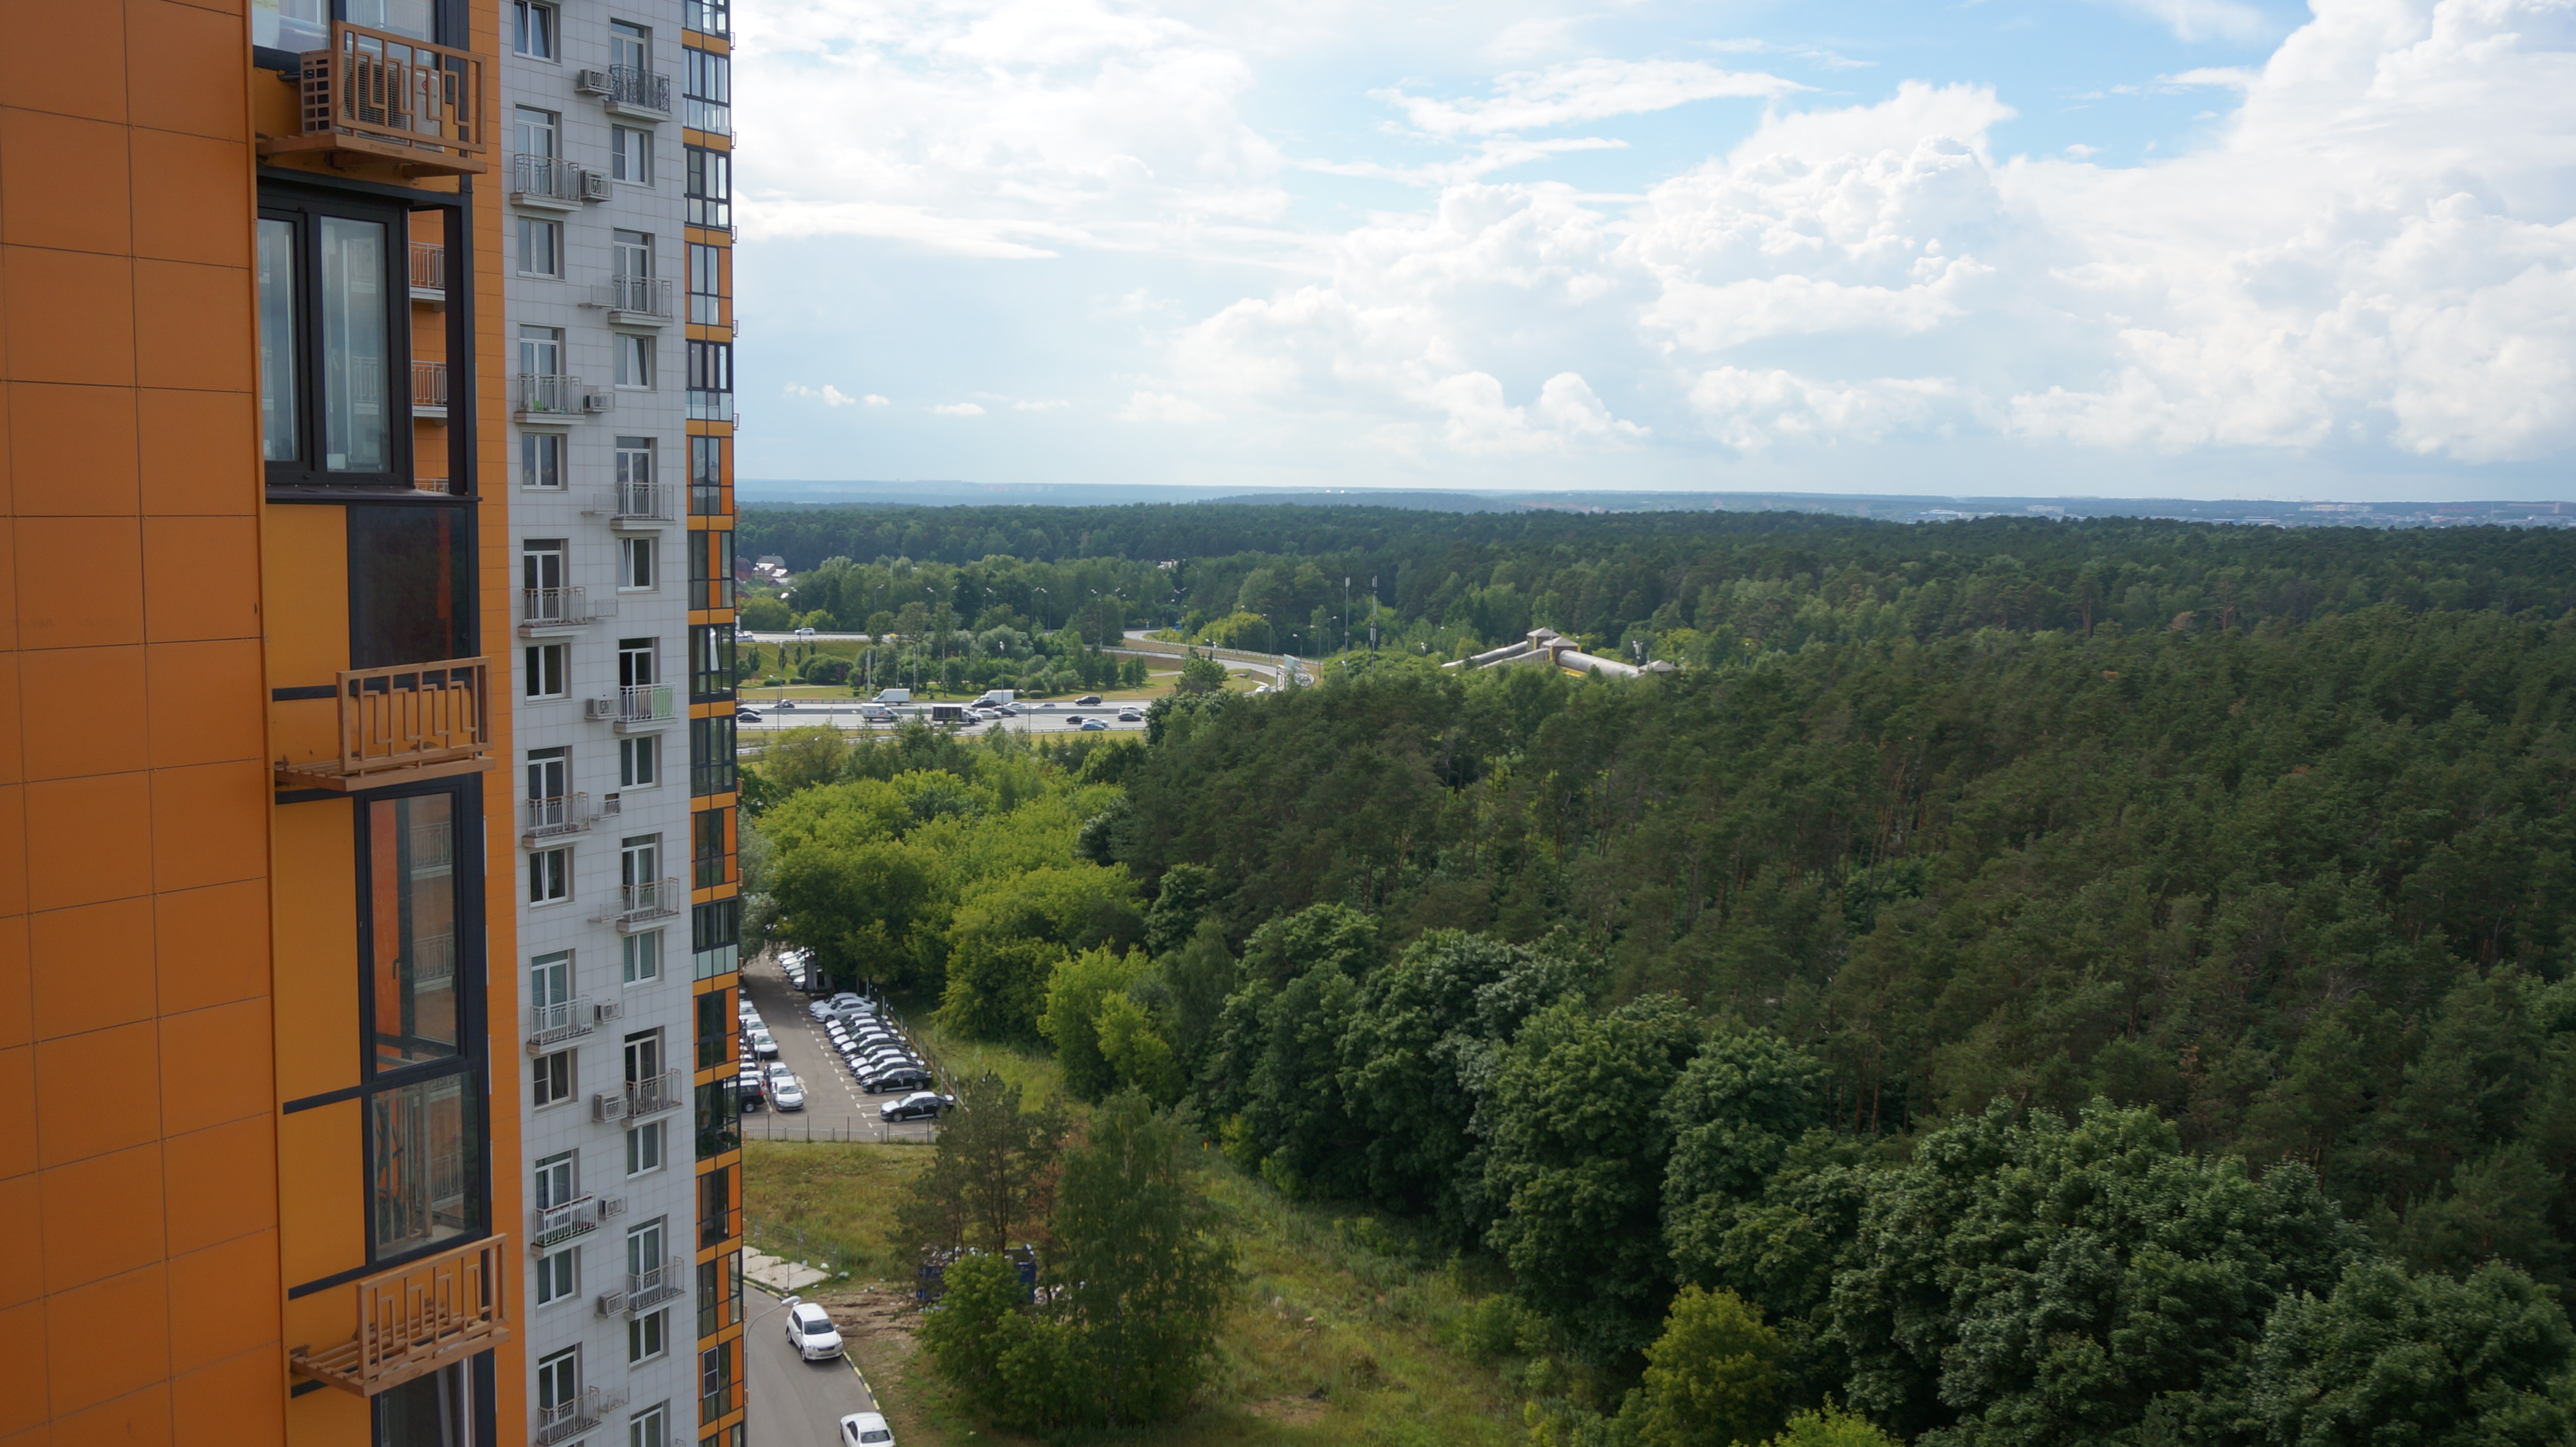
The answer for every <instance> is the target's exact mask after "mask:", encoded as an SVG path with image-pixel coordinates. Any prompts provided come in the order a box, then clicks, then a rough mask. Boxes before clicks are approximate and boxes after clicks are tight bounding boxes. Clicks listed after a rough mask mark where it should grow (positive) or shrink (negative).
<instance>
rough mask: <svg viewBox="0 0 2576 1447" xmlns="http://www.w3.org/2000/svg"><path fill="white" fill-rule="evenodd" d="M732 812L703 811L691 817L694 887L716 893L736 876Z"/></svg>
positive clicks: (720, 809)
mask: <svg viewBox="0 0 2576 1447" xmlns="http://www.w3.org/2000/svg"><path fill="white" fill-rule="evenodd" d="M732 812H733V811H732V810H730V809H723V808H716V809H700V810H698V811H697V812H696V813H694V814H691V815H690V816H689V861H690V865H691V869H692V873H693V874H694V876H695V887H696V888H699V889H713V888H714V887H716V886H717V885H719V884H722V883H724V882H725V881H726V880H727V879H728V878H730V877H731V875H732V873H733V868H732V865H733V849H732V845H731V838H732V830H731V828H730V822H731V821H729V820H728V819H727V818H726V817H725V816H726V815H728V814H730V813H732Z"/></svg>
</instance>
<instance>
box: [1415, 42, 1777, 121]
mask: <svg viewBox="0 0 2576 1447" xmlns="http://www.w3.org/2000/svg"><path fill="white" fill-rule="evenodd" d="M1804 89H1806V87H1804V86H1801V85H1797V84H1795V83H1793V82H1790V81H1786V80H1782V79H1781V78H1780V77H1778V76H1776V75H1766V74H1763V73H1762V72H1760V71H1731V70H1725V69H1721V68H1720V67H1717V66H1714V65H1709V64H1707V63H1705V62H1702V61H1696V60H1643V61H1627V60H1608V59H1600V58H1595V59H1588V60H1578V61H1573V62H1570V63H1567V64H1564V65H1557V66H1551V67H1549V68H1548V69H1546V70H1543V71H1529V72H1520V73H1515V74H1511V75H1505V76H1502V77H1500V78H1499V79H1497V80H1496V81H1495V82H1494V94H1493V95H1492V96H1490V97H1488V98H1486V99H1483V100H1467V101H1448V100H1438V99H1435V98H1432V97H1429V96H1415V95H1407V94H1405V93H1404V92H1403V91H1401V90H1386V91H1380V92H1378V93H1377V94H1378V96H1379V97H1380V98H1381V99H1383V100H1385V101H1387V102H1388V103H1390V104H1392V105H1394V106H1395V107H1396V108H1397V109H1398V110H1401V111H1402V112H1403V113H1404V117H1405V119H1406V120H1408V121H1410V122H1411V123H1412V124H1413V125H1414V126H1415V127H1416V128H1418V129H1420V130H1423V131H1426V132H1428V133H1430V134H1432V135H1436V136H1461V135H1465V136H1488V135H1494V134H1497V133H1503V132H1517V131H1535V130H1545V129H1548V128H1550V127H1553V126H1562V125H1569V124H1573V123H1575V122H1580V121H1600V120H1607V119H1609V118H1610V117H1612V116H1624V115H1641V114H1646V113H1649V112H1653V111H1663V110H1670V109H1672V108H1673V107H1675V106H1683V105H1689V104H1690V103H1691V102H1693V101H1703V100H1717V99H1720V98H1723V97H1729V96H1732V97H1736V98H1752V99H1756V100H1765V99H1772V98H1775V97H1778V96H1784V95H1787V94H1789V93H1791V92H1793V91H1799V90H1804Z"/></svg>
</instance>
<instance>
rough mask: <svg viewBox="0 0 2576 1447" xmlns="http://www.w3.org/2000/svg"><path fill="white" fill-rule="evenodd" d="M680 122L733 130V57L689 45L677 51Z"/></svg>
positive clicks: (704, 128)
mask: <svg viewBox="0 0 2576 1447" xmlns="http://www.w3.org/2000/svg"><path fill="white" fill-rule="evenodd" d="M680 94H681V97H682V99H683V101H684V104H683V105H682V107H681V115H680V124H682V125H684V126H690V127H694V128H696V129H698V130H701V131H713V132H715V133H716V134H717V135H720V136H722V135H731V134H732V133H733V60H732V58H731V57H729V56H722V55H718V54H716V53H715V52H713V51H710V50H699V49H697V48H696V47H694V46H692V47H690V48H688V49H686V50H683V51H681V52H680Z"/></svg>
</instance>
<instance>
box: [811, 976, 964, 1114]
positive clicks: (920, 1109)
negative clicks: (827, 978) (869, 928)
mask: <svg viewBox="0 0 2576 1447" xmlns="http://www.w3.org/2000/svg"><path fill="white" fill-rule="evenodd" d="M805 1008H806V1011H807V1013H809V1014H811V1015H812V1016H813V1017H814V1020H815V1023H817V1024H819V1025H821V1026H822V1027H823V1033H824V1035H825V1036H826V1037H828V1038H829V1039H830V1040H831V1042H832V1048H833V1049H834V1050H836V1051H838V1052H840V1056H841V1059H842V1061H843V1062H845V1063H846V1064H847V1065H848V1066H849V1067H850V1076H851V1078H852V1079H854V1080H856V1081H858V1083H859V1089H861V1090H864V1091H866V1092H867V1093H868V1094H870V1095H894V1094H897V1093H898V1092H899V1093H900V1095H899V1098H898V1099H895V1100H890V1101H887V1102H886V1103H885V1104H883V1105H881V1106H879V1107H877V1113H878V1114H879V1115H881V1116H883V1117H884V1118H885V1119H887V1120H889V1121H898V1120H919V1119H923V1118H926V1117H932V1116H936V1115H938V1114H939V1113H940V1112H942V1111H944V1110H946V1109H948V1108H949V1107H950V1106H951V1105H954V1104H955V1103H956V1102H955V1101H954V1100H952V1099H951V1098H950V1097H948V1096H945V1095H941V1094H939V1093H938V1092H936V1091H934V1090H932V1089H931V1088H930V1087H931V1086H932V1085H934V1084H936V1083H937V1077H935V1076H933V1075H932V1074H931V1073H930V1066H929V1065H928V1063H927V1062H925V1061H923V1060H922V1058H921V1057H920V1056H919V1055H917V1054H915V1053H914V1052H913V1048H912V1046H911V1045H910V1044H909V1043H907V1042H906V1041H905V1040H904V1038H903V1034H902V1032H901V1031H899V1030H897V1029H895V1028H894V1026H893V1025H891V1024H889V1023H887V1022H886V1021H885V1020H884V1019H883V1018H882V1017H881V1016H880V1015H879V1014H878V1011H877V1005H876V1002H875V1001H873V1000H870V999H868V998H866V997H865V996H863V995H858V994H855V993H851V992H849V991H843V992H842V993H840V994H838V995H834V996H832V997H831V998H830V999H828V1000H817V1001H815V1002H814V1003H813V1004H811V1005H808V1006H806V1007H805Z"/></svg>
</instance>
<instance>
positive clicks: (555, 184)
mask: <svg viewBox="0 0 2576 1447" xmlns="http://www.w3.org/2000/svg"><path fill="white" fill-rule="evenodd" d="M588 174H589V173H588V172H587V171H585V170H584V169H583V168H581V167H579V166H576V165H574V164H573V163H572V162H570V161H567V160H565V159H564V158H563V157H561V156H531V155H527V154H525V153H521V154H517V155H513V156H511V157H510V199H511V200H513V201H516V202H519V203H520V204H522V205H525V204H526V203H528V202H531V201H535V202H540V203H543V202H553V203H555V204H557V205H561V206H576V205H579V204H580V203H581V200H582V198H583V196H584V195H585V194H587V191H588V187H587V185H586V184H585V182H584V180H583V178H584V177H585V176H586V175H588Z"/></svg>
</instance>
